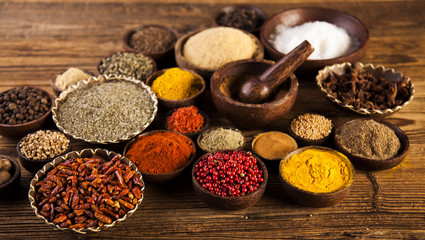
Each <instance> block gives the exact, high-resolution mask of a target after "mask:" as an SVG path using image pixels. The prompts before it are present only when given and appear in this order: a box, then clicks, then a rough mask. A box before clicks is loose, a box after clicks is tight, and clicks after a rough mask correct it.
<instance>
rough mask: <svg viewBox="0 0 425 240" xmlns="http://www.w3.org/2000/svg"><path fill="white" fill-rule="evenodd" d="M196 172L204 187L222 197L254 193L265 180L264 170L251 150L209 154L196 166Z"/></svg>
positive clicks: (197, 178)
mask: <svg viewBox="0 0 425 240" xmlns="http://www.w3.org/2000/svg"><path fill="white" fill-rule="evenodd" d="M195 174H196V180H197V181H198V182H199V183H200V184H201V186H202V187H203V188H205V189H206V190H207V191H209V192H211V193H213V194H215V195H218V196H222V197H238V196H244V195H246V194H249V193H252V192H254V191H255V190H256V189H257V188H258V187H259V186H260V184H261V183H262V182H263V181H264V179H263V171H262V170H261V169H260V168H259V167H258V165H257V159H256V158H255V157H254V156H253V155H252V153H251V152H238V151H232V152H228V153H221V152H217V153H211V154H208V155H207V156H204V157H202V159H201V160H200V161H199V162H198V164H197V165H196V166H195Z"/></svg>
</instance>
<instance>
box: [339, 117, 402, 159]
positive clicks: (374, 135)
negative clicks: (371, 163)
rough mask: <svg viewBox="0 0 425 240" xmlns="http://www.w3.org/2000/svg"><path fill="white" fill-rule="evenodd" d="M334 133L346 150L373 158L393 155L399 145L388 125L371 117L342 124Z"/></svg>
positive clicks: (395, 153)
mask: <svg viewBox="0 0 425 240" xmlns="http://www.w3.org/2000/svg"><path fill="white" fill-rule="evenodd" d="M335 135H336V136H335V137H336V138H337V139H338V141H339V142H340V143H341V146H342V147H343V148H344V149H345V150H346V151H347V152H349V153H351V154H353V155H355V156H359V157H364V158H370V159H375V160H384V159H389V158H391V157H394V156H395V155H397V153H398V151H399V150H400V146H401V144H400V140H399V139H398V137H397V135H396V134H395V132H394V131H393V130H392V129H391V128H390V127H388V126H387V125H385V124H383V123H379V122H376V121H375V120H372V119H370V120H362V121H351V122H348V123H346V124H343V125H341V128H340V130H339V131H338V133H336V134H335Z"/></svg>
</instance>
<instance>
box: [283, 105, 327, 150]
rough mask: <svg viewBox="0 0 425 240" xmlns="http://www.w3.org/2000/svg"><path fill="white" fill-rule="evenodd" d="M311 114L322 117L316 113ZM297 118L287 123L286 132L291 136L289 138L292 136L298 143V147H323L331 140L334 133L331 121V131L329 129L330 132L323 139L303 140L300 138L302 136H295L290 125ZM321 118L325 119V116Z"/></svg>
mask: <svg viewBox="0 0 425 240" xmlns="http://www.w3.org/2000/svg"><path fill="white" fill-rule="evenodd" d="M312 114H315V115H320V116H323V115H321V114H317V113H312ZM298 117H299V116H296V117H294V118H292V119H291V120H290V121H289V128H288V132H289V135H291V136H292V137H293V138H294V139H295V140H296V141H297V143H298V144H299V145H300V146H323V145H325V144H327V143H328V142H329V141H330V139H332V136H333V132H334V124H333V121H332V129H331V132H330V133H329V134H328V135H326V136H325V137H323V138H320V139H308V138H304V137H302V136H299V135H297V134H296V133H295V132H294V130H293V129H292V126H291V123H292V122H293V121H294V120H295V119H297V118H298ZM323 117H325V116H323ZM325 118H326V117H325ZM327 119H329V118H327ZM329 120H330V119H329Z"/></svg>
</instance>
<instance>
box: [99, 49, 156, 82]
mask: <svg viewBox="0 0 425 240" xmlns="http://www.w3.org/2000/svg"><path fill="white" fill-rule="evenodd" d="M153 70H154V69H153V63H152V61H151V60H150V59H149V58H148V57H146V56H145V55H143V54H141V53H131V52H122V53H121V52H120V53H115V54H112V55H111V56H110V57H108V58H105V59H103V60H102V62H101V63H100V65H99V72H100V74H104V75H109V74H115V75H124V76H126V77H132V78H135V79H138V80H141V81H145V80H146V79H148V78H149V76H150V75H152V74H153Z"/></svg>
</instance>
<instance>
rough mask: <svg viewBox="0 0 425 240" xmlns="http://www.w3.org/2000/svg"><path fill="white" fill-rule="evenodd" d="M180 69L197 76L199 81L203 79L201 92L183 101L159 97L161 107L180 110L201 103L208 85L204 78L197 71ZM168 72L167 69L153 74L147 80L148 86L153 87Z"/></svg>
mask: <svg viewBox="0 0 425 240" xmlns="http://www.w3.org/2000/svg"><path fill="white" fill-rule="evenodd" d="M180 69H181V70H183V71H188V72H190V73H192V74H194V75H196V76H197V77H198V78H199V79H201V82H202V88H201V90H199V92H198V93H197V94H195V95H193V96H192V97H189V98H185V99H181V100H171V99H165V98H161V97H158V96H157V98H158V103H159V106H160V107H164V108H168V109H171V108H178V107H187V106H190V105H197V103H199V102H200V99H201V98H202V96H203V93H204V92H205V89H206V83H205V80H204V78H203V77H202V76H201V75H199V74H198V73H196V72H195V71H192V70H190V69H184V68H180ZM166 70H168V68H167V69H161V70H159V71H157V72H155V73H154V74H152V75H151V76H150V77H149V78H148V79H147V80H146V84H147V85H148V86H149V87H152V84H153V82H154V81H155V79H157V78H158V77H159V76H161V75H162V74H164V72H165V71H166Z"/></svg>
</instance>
